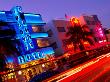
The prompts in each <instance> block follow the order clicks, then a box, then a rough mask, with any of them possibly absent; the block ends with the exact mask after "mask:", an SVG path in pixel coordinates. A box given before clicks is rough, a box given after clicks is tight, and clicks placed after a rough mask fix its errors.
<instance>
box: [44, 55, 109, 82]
mask: <svg viewBox="0 0 110 82" xmlns="http://www.w3.org/2000/svg"><path fill="white" fill-rule="evenodd" d="M46 81H47V82H110V53H108V54H104V55H101V56H99V57H97V58H94V59H92V60H90V61H88V62H86V63H83V64H81V65H79V66H77V67H74V68H72V69H70V70H67V71H65V72H63V73H60V74H59V75H57V76H54V77H52V78H50V79H48V80H46ZM44 82H45V81H44Z"/></svg>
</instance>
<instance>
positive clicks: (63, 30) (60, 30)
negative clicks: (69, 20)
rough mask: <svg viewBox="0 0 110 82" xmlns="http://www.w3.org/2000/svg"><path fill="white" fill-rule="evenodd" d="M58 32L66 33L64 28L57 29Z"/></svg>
mask: <svg viewBox="0 0 110 82" xmlns="http://www.w3.org/2000/svg"><path fill="white" fill-rule="evenodd" d="M57 30H58V32H66V31H65V28H64V27H57Z"/></svg>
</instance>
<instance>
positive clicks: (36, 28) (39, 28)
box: [32, 26, 44, 32]
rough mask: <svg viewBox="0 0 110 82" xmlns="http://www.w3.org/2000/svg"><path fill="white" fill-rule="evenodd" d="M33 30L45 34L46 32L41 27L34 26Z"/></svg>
mask: <svg viewBox="0 0 110 82" xmlns="http://www.w3.org/2000/svg"><path fill="white" fill-rule="evenodd" d="M32 30H33V32H43V31H44V29H43V27H39V26H32Z"/></svg>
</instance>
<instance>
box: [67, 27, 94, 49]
mask: <svg viewBox="0 0 110 82" xmlns="http://www.w3.org/2000/svg"><path fill="white" fill-rule="evenodd" d="M87 28H88V27H87V26H86V25H83V26H81V25H74V26H70V27H68V32H67V33H66V36H67V37H68V39H67V44H71V43H73V45H74V51H76V49H77V48H78V47H79V49H80V50H85V47H84V45H83V42H84V41H87V42H88V43H89V44H90V45H93V40H92V39H91V38H90V36H92V33H91V32H90V31H88V30H86V29H87Z"/></svg>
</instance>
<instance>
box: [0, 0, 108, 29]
mask: <svg viewBox="0 0 110 82" xmlns="http://www.w3.org/2000/svg"><path fill="white" fill-rule="evenodd" d="M13 6H22V9H23V12H30V13H36V14H37V13H39V14H41V15H42V17H43V20H44V21H46V22H48V21H50V20H52V19H56V18H64V17H65V14H67V15H68V16H70V17H71V16H76V17H79V16H80V15H81V14H87V15H93V14H96V15H98V17H99V19H100V20H101V22H102V24H103V26H104V27H107V28H110V0H0V10H10V9H11V8H12V7H13Z"/></svg>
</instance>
